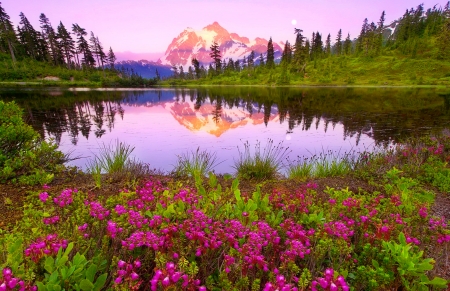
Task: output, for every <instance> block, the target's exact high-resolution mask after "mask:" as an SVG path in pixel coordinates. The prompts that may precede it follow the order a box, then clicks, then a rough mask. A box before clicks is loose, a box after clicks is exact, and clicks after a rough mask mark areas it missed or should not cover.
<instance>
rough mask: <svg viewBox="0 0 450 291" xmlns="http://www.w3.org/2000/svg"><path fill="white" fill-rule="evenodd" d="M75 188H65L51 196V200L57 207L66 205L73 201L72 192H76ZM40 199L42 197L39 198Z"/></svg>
mask: <svg viewBox="0 0 450 291" xmlns="http://www.w3.org/2000/svg"><path fill="white" fill-rule="evenodd" d="M77 192H78V190H77V189H70V188H68V189H65V190H63V191H62V192H61V194H60V195H59V196H57V197H55V198H53V202H54V203H55V204H56V205H58V206H59V207H61V208H63V207H66V206H68V205H70V204H72V202H73V198H72V194H73V193H77ZM41 200H42V199H41Z"/></svg>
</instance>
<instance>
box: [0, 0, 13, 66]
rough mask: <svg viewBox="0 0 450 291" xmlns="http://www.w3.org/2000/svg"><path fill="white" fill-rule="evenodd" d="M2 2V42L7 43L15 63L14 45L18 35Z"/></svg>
mask: <svg viewBox="0 0 450 291" xmlns="http://www.w3.org/2000/svg"><path fill="white" fill-rule="evenodd" d="M1 4H2V3H1V2H0V42H2V43H5V44H6V46H7V47H8V48H7V50H9V53H10V54H11V59H12V60H13V63H15V62H16V55H15V53H14V46H15V44H16V43H17V36H16V33H15V31H14V27H13V25H12V23H11V21H10V20H9V15H8V14H6V11H5V9H4V8H3V7H2V6H1Z"/></svg>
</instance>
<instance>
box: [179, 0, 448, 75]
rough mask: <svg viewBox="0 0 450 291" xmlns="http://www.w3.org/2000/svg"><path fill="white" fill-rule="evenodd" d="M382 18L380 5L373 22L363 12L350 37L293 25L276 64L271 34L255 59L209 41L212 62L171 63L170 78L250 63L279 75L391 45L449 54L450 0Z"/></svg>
mask: <svg viewBox="0 0 450 291" xmlns="http://www.w3.org/2000/svg"><path fill="white" fill-rule="evenodd" d="M385 20H386V13H385V11H383V12H382V13H381V16H380V18H379V20H378V21H377V22H376V23H375V22H369V20H368V19H367V18H365V19H364V20H363V24H362V27H361V31H360V33H359V35H358V36H357V37H356V38H353V39H352V38H351V36H350V33H347V35H346V36H345V35H344V33H343V31H342V29H339V30H338V32H337V34H336V37H335V38H334V39H333V38H332V36H331V34H330V33H329V34H328V35H327V36H326V37H324V34H323V33H320V32H319V31H316V32H313V33H312V36H311V38H307V37H306V36H305V35H304V34H303V30H302V29H300V28H295V30H294V34H295V42H294V44H290V43H289V41H286V43H285V45H284V49H283V53H282V57H281V61H280V62H279V63H278V64H275V60H274V49H273V43H272V38H270V40H269V42H268V46H267V52H266V54H265V57H264V56H263V55H262V54H261V55H260V56H259V58H258V60H257V56H255V53H254V52H253V51H252V52H251V53H250V54H249V55H248V56H246V57H244V58H242V59H238V60H233V59H232V58H229V59H228V60H226V59H222V57H221V52H220V49H219V45H218V43H217V42H214V43H213V44H212V45H211V47H210V56H211V59H212V63H210V64H209V66H208V68H205V66H204V65H203V64H200V62H199V61H198V60H197V59H195V58H194V59H192V63H191V66H189V68H188V70H187V72H185V71H184V68H183V67H182V66H179V67H178V66H175V65H174V66H172V70H173V72H174V75H173V78H177V79H200V78H212V77H215V76H220V75H224V74H226V73H228V72H241V71H245V70H252V69H254V68H255V67H259V68H265V69H269V70H271V69H274V68H275V67H276V66H280V67H281V69H282V76H281V78H283V73H284V74H285V77H286V75H287V72H288V71H290V72H291V73H300V74H303V75H304V74H305V73H306V66H307V64H308V63H309V62H315V61H318V60H321V59H326V58H330V57H339V56H354V57H376V56H380V55H384V54H386V53H388V52H392V51H395V52H398V53H400V54H402V55H404V56H410V57H416V56H417V55H418V54H422V55H423V54H424V52H427V51H430V50H432V49H434V48H437V53H436V54H435V55H434V57H436V58H438V59H443V60H449V59H450V49H449V48H450V1H448V2H447V3H446V5H445V6H444V8H442V7H438V6H437V5H435V6H434V7H432V8H429V9H427V10H425V8H424V5H423V4H420V5H418V6H417V7H416V8H410V9H407V10H406V12H405V13H404V15H403V16H402V17H400V18H399V19H398V20H396V21H394V22H392V23H391V24H389V25H386V23H385ZM257 61H258V64H256V62H257Z"/></svg>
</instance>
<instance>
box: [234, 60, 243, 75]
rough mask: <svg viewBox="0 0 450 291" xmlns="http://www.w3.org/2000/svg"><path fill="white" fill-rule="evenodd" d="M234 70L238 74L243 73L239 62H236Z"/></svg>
mask: <svg viewBox="0 0 450 291" xmlns="http://www.w3.org/2000/svg"><path fill="white" fill-rule="evenodd" d="M234 70H235V71H236V72H240V71H241V66H240V64H239V60H236V61H235V62H234Z"/></svg>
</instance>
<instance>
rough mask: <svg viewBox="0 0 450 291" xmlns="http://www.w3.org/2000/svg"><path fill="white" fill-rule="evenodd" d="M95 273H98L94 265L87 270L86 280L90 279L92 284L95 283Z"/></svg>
mask: <svg viewBox="0 0 450 291" xmlns="http://www.w3.org/2000/svg"><path fill="white" fill-rule="evenodd" d="M95 273H97V265H95V264H92V265H91V266H90V267H89V268H88V269H87V270H86V279H88V280H89V281H91V282H94V278H95Z"/></svg>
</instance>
